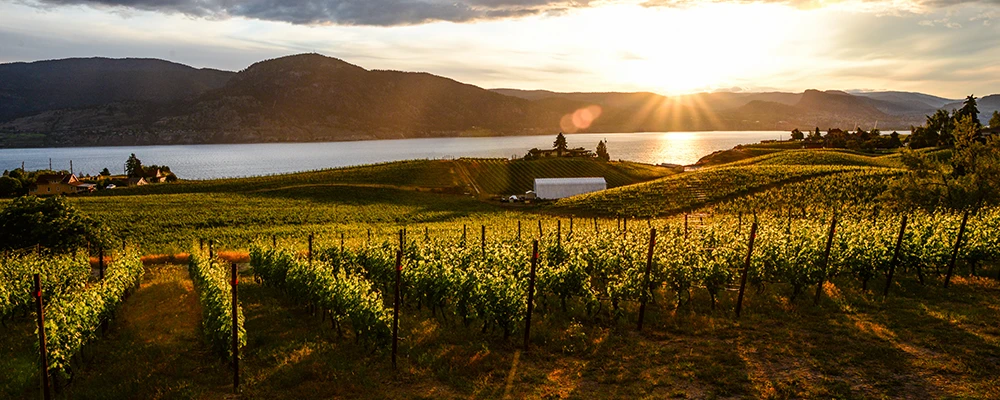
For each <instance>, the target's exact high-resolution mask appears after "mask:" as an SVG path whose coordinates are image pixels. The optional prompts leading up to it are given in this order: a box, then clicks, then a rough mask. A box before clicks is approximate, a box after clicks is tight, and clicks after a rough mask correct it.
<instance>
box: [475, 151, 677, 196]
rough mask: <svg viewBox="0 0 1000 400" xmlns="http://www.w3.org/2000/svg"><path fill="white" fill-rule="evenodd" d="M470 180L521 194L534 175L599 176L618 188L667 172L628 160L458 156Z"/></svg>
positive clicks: (494, 191)
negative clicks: (472, 157)
mask: <svg viewBox="0 0 1000 400" xmlns="http://www.w3.org/2000/svg"><path fill="white" fill-rule="evenodd" d="M460 162H462V164H463V166H464V167H465V168H466V169H467V170H468V172H469V175H471V178H472V180H473V181H474V182H475V183H476V185H477V186H478V187H479V188H480V190H482V191H483V192H485V193H491V194H521V193H524V192H525V191H527V190H531V189H532V188H533V187H534V180H535V178H572V177H581V176H602V177H604V178H605V180H606V181H607V182H608V187H618V186H624V185H630V184H633V183H638V182H643V181H647V180H650V179H656V178H660V177H663V176H667V175H670V174H671V173H672V172H671V171H670V170H668V169H667V168H662V167H657V166H653V165H648V164H639V163H631V162H596V161H594V160H593V159H588V158H545V159H537V160H515V161H508V160H503V159H462V160H460Z"/></svg>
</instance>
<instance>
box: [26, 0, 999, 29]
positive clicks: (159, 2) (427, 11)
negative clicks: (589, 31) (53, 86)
mask: <svg viewBox="0 0 1000 400" xmlns="http://www.w3.org/2000/svg"><path fill="white" fill-rule="evenodd" d="M15 1H16V2H20V3H22V4H27V5H30V6H33V7H38V8H49V7H54V6H67V5H86V6H92V7H96V8H105V9H110V10H113V11H115V12H123V13H126V14H127V11H129V10H142V11H154V12H164V13H180V14H184V15H188V16H194V17H200V18H208V19H227V18H233V17H243V18H250V19H258V20H263V21H278V22H287V23H291V24H297V25H326V24H335V25H370V26H398V25H418V24H424V23H431V22H440V21H446V22H457V23H462V22H475V21H483V20H496V19H508V18H522V17H527V16H533V15H561V14H565V13H566V12H569V11H572V10H578V9H585V8H590V7H595V6H599V5H606V4H639V5H642V6H643V7H648V8H686V7H693V6H697V5H700V4H705V3H735V4H779V5H785V6H789V7H794V8H799V9H818V8H825V7H847V8H850V9H853V10H856V11H863V12H873V13H879V14H898V13H900V12H908V13H920V12H926V11H927V10H932V9H940V8H948V7H950V6H955V5H960V4H980V5H992V6H998V7H1000V0H15Z"/></svg>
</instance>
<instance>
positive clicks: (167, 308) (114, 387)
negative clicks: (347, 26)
mask: <svg viewBox="0 0 1000 400" xmlns="http://www.w3.org/2000/svg"><path fill="white" fill-rule="evenodd" d="M200 324H201V307H200V306H199V304H198V297H197V294H196V293H195V292H194V290H193V288H192V285H191V281H190V279H189V278H188V275H187V270H186V269H185V268H184V267H181V266H176V265H162V266H156V267H152V268H150V269H147V273H146V275H145V276H144V278H143V283H142V285H141V287H140V289H139V290H138V291H136V292H135V293H134V294H133V295H132V296H131V297H130V298H129V299H128V300H127V301H126V302H125V303H124V305H123V306H122V308H121V310H119V312H118V316H117V319H116V320H115V321H113V322H112V324H111V328H110V329H109V330H108V333H107V335H106V336H105V337H104V338H103V339H99V340H97V341H96V342H94V343H93V344H91V345H89V346H87V347H86V348H85V349H84V354H85V355H84V357H83V358H84V362H83V363H81V364H80V366H79V367H77V368H76V369H75V375H74V377H73V381H72V382H71V383H70V384H69V385H68V386H67V387H66V388H65V389H64V390H63V391H62V393H61V396H60V397H65V398H95V399H124V398H136V399H138V398H141V399H160V398H204V397H211V398H219V397H221V396H222V395H224V394H225V393H227V391H228V390H230V387H231V386H229V385H231V384H230V383H229V382H231V381H230V380H229V377H230V376H231V375H229V368H228V367H227V365H226V363H225V362H224V361H222V360H221V359H220V358H219V357H218V356H217V355H215V354H214V353H212V352H211V350H210V349H209V348H208V346H207V345H206V344H205V342H204V341H203V339H202V334H201V330H200V329H201V328H200Z"/></svg>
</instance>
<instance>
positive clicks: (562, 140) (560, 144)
mask: <svg viewBox="0 0 1000 400" xmlns="http://www.w3.org/2000/svg"><path fill="white" fill-rule="evenodd" d="M552 147H554V148H555V149H556V150H558V151H559V153H560V154H562V152H564V151H566V149H567V148H569V146H568V145H567V144H566V136H563V133H562V132H559V135H558V136H556V141H555V142H553V143H552Z"/></svg>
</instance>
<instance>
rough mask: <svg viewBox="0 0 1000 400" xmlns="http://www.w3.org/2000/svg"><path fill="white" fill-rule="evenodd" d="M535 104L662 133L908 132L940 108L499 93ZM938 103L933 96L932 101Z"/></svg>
mask: <svg viewBox="0 0 1000 400" xmlns="http://www.w3.org/2000/svg"><path fill="white" fill-rule="evenodd" d="M494 91H496V92H498V93H502V94H506V95H509V96H517V97H521V98H524V99H528V100H534V101H551V100H553V99H565V100H572V101H578V102H590V103H593V104H598V105H602V106H605V107H610V109H605V112H604V114H603V115H602V116H601V118H600V119H599V120H598V121H596V122H595V123H594V127H593V129H597V130H608V131H615V130H618V131H624V132H629V131H661V130H674V131H677V130H791V129H794V128H799V129H807V128H808V129H812V128H814V127H817V126H818V127H822V128H823V129H828V128H833V127H841V128H845V129H854V128H855V127H856V126H861V127H864V128H866V129H867V128H870V127H873V126H875V124H876V123H877V124H878V126H880V127H882V128H889V129H906V128H908V127H909V126H910V125H916V124H920V123H922V122H923V121H924V118H925V115H926V114H929V113H933V112H934V110H935V108H933V107H929V106H926V105H925V106H923V107H916V106H908V105H906V104H900V103H899V101H898V100H897V102H893V101H890V100H882V99H877V98H870V97H865V96H858V95H853V94H850V93H847V92H843V91H835V90H831V91H819V90H806V91H805V92H803V93H782V92H765V93H742V92H741V93H730V92H715V93H695V94H688V95H680V96H670V97H667V96H661V95H658V94H654V93H558V92H550V91H543V90H533V91H528V90H517V89H494ZM928 97H933V96H928Z"/></svg>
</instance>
